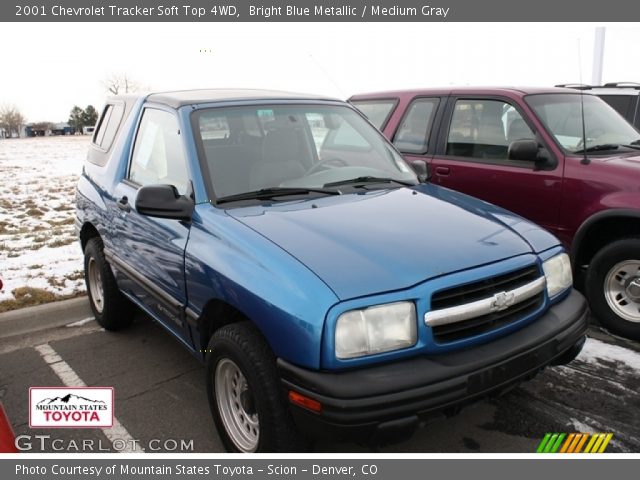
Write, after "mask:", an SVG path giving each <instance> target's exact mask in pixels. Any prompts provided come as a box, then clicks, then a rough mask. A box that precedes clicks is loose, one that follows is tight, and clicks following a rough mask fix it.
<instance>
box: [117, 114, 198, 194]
mask: <svg viewBox="0 0 640 480" xmlns="http://www.w3.org/2000/svg"><path fill="white" fill-rule="evenodd" d="M129 180H131V181H132V182H134V183H137V184H138V185H141V186H144V185H153V184H168V185H173V186H175V187H176V189H177V190H178V192H179V193H180V194H181V195H184V194H185V193H186V191H187V184H188V183H189V176H188V173H187V162H186V158H185V155H184V151H183V149H182V139H181V137H180V129H179V126H178V121H177V119H176V118H175V117H174V116H173V115H172V114H170V113H168V112H165V111H163V110H156V109H153V108H147V109H146V110H145V111H144V113H143V115H142V120H141V121H140V126H139V128H138V134H137V135H136V141H135V145H134V147H133V155H132V158H131V167H130V169H129Z"/></svg>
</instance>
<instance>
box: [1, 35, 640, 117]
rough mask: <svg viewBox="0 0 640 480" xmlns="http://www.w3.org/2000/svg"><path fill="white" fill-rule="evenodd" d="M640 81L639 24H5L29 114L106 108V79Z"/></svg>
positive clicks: (241, 83) (15, 85) (425, 83)
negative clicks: (599, 49)
mask: <svg viewBox="0 0 640 480" xmlns="http://www.w3.org/2000/svg"><path fill="white" fill-rule="evenodd" d="M597 26H605V27H606V35H605V53H604V67H603V81H604V82H612V81H637V82H640V49H638V48H637V45H638V40H640V23H630V24H620V23H616V24H610V25H596V24H588V23H575V24H571V23H568V24H567V23H437V24H436V23H79V24H78V23H39V24H36V23H33V24H29V23H27V24H24V23H22V24H20V23H5V24H0V40H1V43H2V45H4V46H5V47H3V49H2V55H0V105H3V104H9V105H15V106H16V107H18V109H20V110H21V111H22V113H23V114H24V115H25V116H26V118H27V120H28V121H55V122H57V121H66V120H67V119H68V117H69V112H70V110H71V108H72V107H73V106H74V105H79V106H81V107H82V108H84V107H86V106H87V105H89V104H92V105H94V106H95V107H96V108H98V109H99V108H100V107H101V105H102V104H103V102H104V100H105V98H106V96H107V92H106V89H105V87H104V81H105V79H106V78H107V77H108V76H109V75H111V74H126V75H128V76H129V77H130V78H132V79H134V80H135V81H136V82H137V83H139V84H140V85H142V86H143V87H144V88H145V89H146V90H150V91H159V90H173V89H187V88H215V87H243V88H269V89H278V90H289V91H296V92H305V93H317V94H323V95H331V96H334V97H338V98H342V99H345V98H347V97H349V96H350V95H352V94H354V93H362V92H370V91H377V90H390V89H402V88H412V87H435V86H449V85H514V86H518V85H520V86H552V85H555V84H558V83H578V82H580V81H581V80H582V83H591V79H592V65H593V47H594V38H595V29H596V27H597Z"/></svg>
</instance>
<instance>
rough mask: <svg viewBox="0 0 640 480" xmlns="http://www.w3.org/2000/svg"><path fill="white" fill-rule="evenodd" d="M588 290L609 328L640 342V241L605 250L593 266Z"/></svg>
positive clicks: (635, 239)
mask: <svg viewBox="0 0 640 480" xmlns="http://www.w3.org/2000/svg"><path fill="white" fill-rule="evenodd" d="M586 288H587V297H588V298H589V302H590V305H591V309H592V310H593V313H594V314H595V315H596V318H598V320H600V322H601V323H602V324H603V325H604V326H605V327H607V328H608V329H609V330H611V331H612V332H613V333H616V334H618V335H621V336H624V337H627V338H632V339H635V340H640V238H638V237H630V238H624V239H622V240H618V241H616V242H612V243H610V244H609V245H606V246H605V247H604V248H602V250H600V251H599V252H598V253H597V254H596V255H595V256H594V257H593V260H592V261H591V264H590V265H589V270H588V272H587V279H586Z"/></svg>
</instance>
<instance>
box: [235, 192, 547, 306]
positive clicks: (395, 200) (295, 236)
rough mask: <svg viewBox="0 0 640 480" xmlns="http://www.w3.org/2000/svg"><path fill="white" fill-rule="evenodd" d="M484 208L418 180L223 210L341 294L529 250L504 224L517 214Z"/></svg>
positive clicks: (393, 285)
mask: <svg viewBox="0 0 640 480" xmlns="http://www.w3.org/2000/svg"><path fill="white" fill-rule="evenodd" d="M491 208H495V207H493V206H492V205H490V204H487V203H485V202H481V201H479V200H476V199H473V198H471V197H468V196H466V195H461V194H457V193H456V192H452V191H450V190H447V189H443V188H441V187H437V186H434V185H419V186H417V187H414V188H398V189H393V190H376V191H369V192H366V193H362V194H346V195H341V196H334V197H322V198H319V199H314V200H304V201H301V202H286V203H282V204H274V205H271V206H267V207H265V206H256V207H246V208H236V209H230V210H228V211H227V213H228V214H229V215H231V216H233V217H234V218H236V219H237V220H238V221H240V222H242V223H243V224H245V225H246V226H248V227H250V228H252V229H253V230H255V231H257V232H258V233H260V234H261V235H263V236H264V237H266V238H267V239H269V240H271V241H272V242H274V243H275V244H277V245H279V246H280V247H281V248H282V249H284V250H286V251H287V252H288V253H289V254H290V255H292V256H293V257H295V258H296V259H298V261H300V262H301V263H303V264H304V265H306V266H307V267H308V268H309V269H310V270H312V271H313V272H314V273H315V274H316V275H317V276H318V277H319V278H320V279H322V280H323V281H324V282H325V283H326V284H327V285H328V286H329V287H330V288H331V289H332V290H333V291H334V292H335V294H336V295H337V296H338V297H339V298H340V299H341V300H345V299H348V298H354V297H360V296H365V295H372V294H376V293H382V292H388V291H393V290H399V289H404V288H408V287H410V286H413V285H416V284H418V283H420V282H423V281H425V280H427V279H429V278H433V277H437V276H440V275H443V274H448V273H452V272H455V271H460V270H464V269H468V268H471V267H475V266H479V265H484V264H488V263H492V262H496V261H499V260H504V259H507V258H510V257H514V256H517V255H522V254H527V253H531V252H533V251H534V250H533V248H532V247H531V245H530V243H529V242H528V241H527V240H525V238H524V237H523V236H522V234H519V233H517V232H516V231H515V230H514V229H513V228H512V227H511V226H509V225H508V221H509V220H510V219H515V220H514V222H515V223H518V222H519V221H521V220H522V219H521V218H520V217H517V216H516V215H512V214H509V213H508V212H506V211H504V210H501V209H500V210H498V212H499V213H500V215H501V217H502V218H500V220H498V219H497V218H496V217H495V216H494V215H492V214H491V213H490V212H489V210H490V209H491ZM516 220H517V221H516ZM530 225H532V224H530ZM531 228H533V229H535V230H538V231H542V230H541V229H540V228H539V227H535V226H533V227H531ZM542 232H544V231H542ZM546 235H548V236H549V237H551V235H549V234H546ZM551 238H553V237H551ZM555 244H556V245H557V244H558V242H557V241H555Z"/></svg>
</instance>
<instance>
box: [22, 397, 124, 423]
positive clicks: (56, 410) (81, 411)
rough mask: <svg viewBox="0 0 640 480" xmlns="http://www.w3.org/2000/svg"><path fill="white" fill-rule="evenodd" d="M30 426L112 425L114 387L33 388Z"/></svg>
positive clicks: (30, 401) (30, 402) (30, 405)
mask: <svg viewBox="0 0 640 480" xmlns="http://www.w3.org/2000/svg"><path fill="white" fill-rule="evenodd" d="M29 426H30V427H31V428H110V427H112V426H113V388H111V387H79V388H64V387H31V388H30V389H29Z"/></svg>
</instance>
